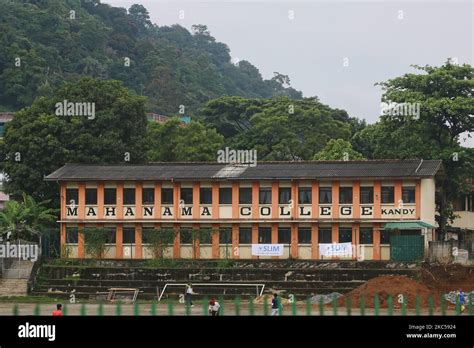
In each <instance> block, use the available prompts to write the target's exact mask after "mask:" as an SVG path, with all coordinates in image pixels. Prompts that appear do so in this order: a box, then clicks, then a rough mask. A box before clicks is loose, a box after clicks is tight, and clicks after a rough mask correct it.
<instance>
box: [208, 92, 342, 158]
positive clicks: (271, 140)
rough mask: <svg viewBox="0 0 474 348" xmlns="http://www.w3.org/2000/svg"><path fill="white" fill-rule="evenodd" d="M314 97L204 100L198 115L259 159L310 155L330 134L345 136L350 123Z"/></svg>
mask: <svg viewBox="0 0 474 348" xmlns="http://www.w3.org/2000/svg"><path fill="white" fill-rule="evenodd" d="M340 112H341V110H337V109H331V108H330V107H328V106H327V105H324V104H322V103H320V102H319V101H318V100H317V99H316V98H306V99H303V100H291V99H289V98H286V97H280V98H272V99H247V98H242V97H223V98H219V99H217V100H212V101H210V102H208V103H207V104H206V105H205V106H204V107H203V108H201V109H200V112H199V117H200V118H202V119H203V120H204V121H205V122H207V123H208V124H210V125H212V126H213V127H216V129H217V131H218V132H219V133H221V134H223V135H224V137H225V141H226V145H228V146H231V147H233V148H236V149H256V150H257V154H258V157H259V159H261V160H300V159H311V158H313V156H314V154H315V153H316V152H318V151H320V150H321V149H322V148H323V147H324V146H325V145H326V143H327V141H328V140H330V139H332V138H341V139H349V138H350V135H351V127H350V125H349V123H348V122H344V121H339V120H337V119H336V117H337V116H338V115H339V114H340Z"/></svg>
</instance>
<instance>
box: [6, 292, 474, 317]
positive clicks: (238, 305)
mask: <svg viewBox="0 0 474 348" xmlns="http://www.w3.org/2000/svg"><path fill="white" fill-rule="evenodd" d="M270 299H271V296H267V295H265V296H264V297H263V301H262V303H254V298H248V301H247V304H246V305H245V306H244V305H243V304H242V301H241V299H240V297H236V298H235V299H234V300H233V301H232V302H231V303H229V301H227V302H224V301H223V300H222V299H221V298H219V299H218V302H219V304H220V310H219V315H236V316H241V315H250V316H253V315H269V314H270V312H271V308H270V307H271V302H270ZM358 300H359V301H358V302H359V306H357V307H353V306H352V300H351V299H350V298H345V299H343V301H340V299H336V298H335V299H333V301H332V302H331V303H324V302H323V300H322V298H321V299H320V301H319V303H317V304H315V303H313V302H311V299H310V298H307V299H306V300H305V301H300V302H299V303H297V302H292V303H286V304H284V305H281V302H280V306H279V308H278V315H286V316H288V315H290V316H296V315H308V316H309V315H320V316H324V315H333V316H338V315H346V316H351V315H360V316H365V315H373V316H380V315H386V316H393V315H401V316H407V315H415V316H420V315H441V316H445V315H468V316H472V315H474V296H473V295H470V296H469V298H468V301H467V303H466V304H465V305H461V303H460V302H459V298H458V299H457V300H456V303H455V304H454V308H452V306H450V307H451V308H447V304H446V302H447V301H446V299H445V298H444V296H442V297H441V298H440V300H441V302H440V305H439V306H435V301H434V298H433V297H429V298H428V299H427V301H426V302H427V304H428V306H424V307H422V305H421V304H422V298H421V297H419V296H417V297H416V299H415V302H414V303H411V306H408V303H407V302H402V303H399V302H398V301H397V305H396V308H395V301H394V298H393V297H391V296H389V297H388V298H387V301H386V303H384V307H383V308H382V307H381V302H380V299H379V297H378V296H377V295H375V296H374V298H373V299H372V300H373V301H366V298H365V297H360V298H359V299H358ZM199 302H201V309H199V307H198V309H197V310H196V309H194V310H193V311H192V312H191V306H189V305H183V304H181V303H179V304H177V303H176V301H175V300H173V301H171V300H167V301H165V302H164V303H158V302H156V301H154V302H152V303H151V304H140V303H135V304H133V305H132V304H130V305H128V307H124V306H125V305H124V304H122V303H121V302H118V303H116V304H112V305H107V306H108V307H109V309H111V308H113V309H114V313H115V315H117V316H120V315H124V308H126V309H127V310H128V312H131V313H132V315H135V316H137V315H142V314H145V315H147V314H148V315H168V316H173V315H191V314H192V315H209V311H208V308H209V307H208V299H207V298H204V299H202V301H195V303H196V304H198V303H199ZM341 302H342V303H341ZM366 303H372V304H373V306H370V307H367V305H366ZM46 305H47V306H48V309H51V308H52V307H53V304H43V306H46ZM95 305H97V304H95ZM385 305H386V306H385ZM70 306H75V308H74V309H75V311H76V312H78V313H79V315H81V316H85V315H99V316H101V315H105V310H104V304H103V303H99V304H98V305H97V308H96V309H95V310H94V311H92V310H91V308H90V306H91V304H86V303H82V304H76V305H67V304H65V305H64V306H63V315H71V314H70V313H69V307H70ZM78 306H79V311H77V309H78V308H77V307H78ZM88 306H89V309H88ZM131 306H132V307H131ZM227 306H229V307H228V308H229V309H228V310H227V311H226V309H225V308H226V307H227ZM288 308H289V309H288ZM257 309H258V312H259V313H257V311H256V310H257ZM48 312H49V313H48V314H46V315H50V313H51V311H49V310H48ZM11 313H12V314H13V315H19V314H20V311H19V304H14V305H13V307H12V312H11ZM21 314H22V315H31V314H30V313H28V314H26V313H25V311H24V310H22V313H21ZM33 315H35V316H39V315H41V307H40V304H36V305H35V307H34V308H33ZM76 315H77V314H76ZM129 315H130V314H129Z"/></svg>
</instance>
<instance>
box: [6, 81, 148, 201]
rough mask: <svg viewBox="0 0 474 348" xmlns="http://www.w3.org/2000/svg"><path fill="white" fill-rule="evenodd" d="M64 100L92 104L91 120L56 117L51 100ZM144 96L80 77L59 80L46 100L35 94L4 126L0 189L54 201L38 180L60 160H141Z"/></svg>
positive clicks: (48, 186)
mask: <svg viewBox="0 0 474 348" xmlns="http://www.w3.org/2000/svg"><path fill="white" fill-rule="evenodd" d="M64 99H67V100H68V101H71V102H75V101H79V102H84V101H87V102H91V103H95V109H96V110H95V113H96V115H95V118H94V119H89V118H87V117H84V116H57V115H56V114H55V104H56V103H57V102H60V101H63V100H64ZM144 105H145V98H143V97H138V96H136V95H134V94H132V93H131V92H130V91H129V90H127V89H126V88H124V87H123V86H122V85H121V83H120V82H118V81H107V80H105V81H103V80H98V79H91V78H84V79H81V80H80V81H77V82H76V83H73V84H65V85H64V86H63V87H62V88H61V89H60V90H58V91H57V92H56V93H55V94H54V96H52V97H51V98H48V97H41V98H38V99H36V100H35V102H34V103H33V105H32V106H31V107H30V108H27V109H23V110H21V111H20V112H18V113H17V114H16V115H15V117H14V119H13V120H12V121H11V122H9V123H8V124H7V128H6V129H7V131H6V134H5V138H4V146H2V147H1V148H0V154H3V155H4V156H6V160H5V161H2V163H1V164H2V165H1V170H2V171H4V172H5V173H7V174H8V177H9V180H8V182H7V183H6V190H7V191H8V192H9V193H11V194H13V195H14V196H21V194H22V192H27V193H28V194H30V195H32V196H33V197H34V198H36V199H40V200H43V199H55V201H54V202H53V204H56V206H57V204H58V201H57V198H58V187H57V184H56V183H50V182H46V181H44V180H43V179H44V176H45V175H48V174H50V173H52V172H53V171H55V170H56V169H58V168H59V167H61V166H62V165H64V164H65V163H68V162H69V163H104V162H105V163H124V162H125V161H126V160H127V156H128V155H129V162H130V163H140V162H144V161H145V152H144V151H143V148H144V147H145V137H144V134H145V131H146V125H147V120H146V116H145V110H144ZM127 154H128V155H127Z"/></svg>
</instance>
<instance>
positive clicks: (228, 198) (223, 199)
mask: <svg viewBox="0 0 474 348" xmlns="http://www.w3.org/2000/svg"><path fill="white" fill-rule="evenodd" d="M219 204H232V188H230V187H221V188H220V189H219Z"/></svg>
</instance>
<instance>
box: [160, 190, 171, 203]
mask: <svg viewBox="0 0 474 348" xmlns="http://www.w3.org/2000/svg"><path fill="white" fill-rule="evenodd" d="M161 204H173V189H172V188H162V189H161Z"/></svg>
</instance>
